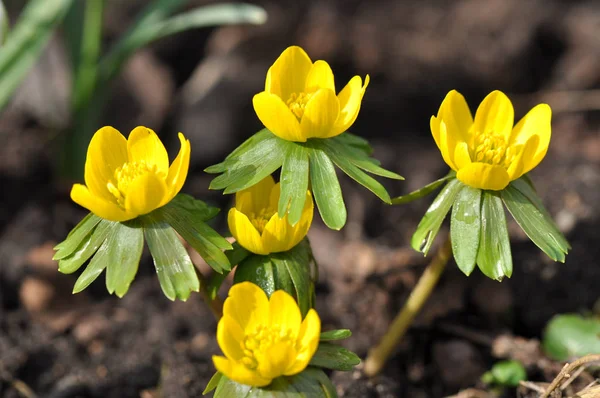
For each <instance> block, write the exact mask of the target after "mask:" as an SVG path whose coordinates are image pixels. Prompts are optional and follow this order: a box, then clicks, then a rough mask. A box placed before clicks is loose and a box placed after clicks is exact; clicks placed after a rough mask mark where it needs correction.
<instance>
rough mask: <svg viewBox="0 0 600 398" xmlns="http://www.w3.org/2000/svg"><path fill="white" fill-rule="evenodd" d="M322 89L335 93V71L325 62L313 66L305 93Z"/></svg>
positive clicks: (307, 79) (318, 62)
mask: <svg viewBox="0 0 600 398" xmlns="http://www.w3.org/2000/svg"><path fill="white" fill-rule="evenodd" d="M320 88H327V89H329V90H331V91H333V92H334V93H335V80H334V77H333V71H332V70H331V67H330V66H329V64H328V63H327V62H325V61H317V62H315V63H314V64H313V66H312V68H311V69H310V72H308V77H307V78H306V84H305V89H304V91H305V92H313V91H316V90H318V89H320Z"/></svg>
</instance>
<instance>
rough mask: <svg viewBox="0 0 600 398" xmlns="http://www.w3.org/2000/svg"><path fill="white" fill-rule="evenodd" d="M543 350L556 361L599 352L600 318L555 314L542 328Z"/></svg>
mask: <svg viewBox="0 0 600 398" xmlns="http://www.w3.org/2000/svg"><path fill="white" fill-rule="evenodd" d="M542 344H543V347H544V351H545V352H546V354H548V356H550V357H551V358H552V359H555V360H557V361H567V360H570V359H572V358H575V357H581V356H584V355H587V354H597V353H599V352H600V318H585V317H582V316H581V315H578V314H563V315H556V316H555V317H554V318H552V319H551V320H550V322H548V324H547V325H546V329H545V330H544V338H543V342H542Z"/></svg>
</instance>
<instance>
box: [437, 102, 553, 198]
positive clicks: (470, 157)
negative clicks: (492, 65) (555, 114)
mask: <svg viewBox="0 0 600 398" xmlns="http://www.w3.org/2000/svg"><path fill="white" fill-rule="evenodd" d="M551 117H552V111H551V110H550V107H549V106H548V105H547V104H540V105H537V106H536V107H534V108H533V109H531V110H530V111H529V113H527V115H525V116H524V117H523V118H522V119H521V121H519V123H517V125H516V126H514V127H513V123H514V110H513V106H512V104H511V102H510V100H509V99H508V97H507V96H506V95H504V93H502V92H500V91H493V92H492V93H490V94H489V95H488V96H487V97H485V99H484V100H483V101H482V102H481V105H479V108H478V109H477V113H476V114H475V120H473V117H472V116H471V112H470V111H469V107H468V105H467V103H466V101H465V99H464V97H463V96H462V95H461V94H459V93H458V92H457V91H455V90H452V91H450V92H449V93H448V95H446V98H445V99H444V101H443V102H442V105H441V106H440V109H439V111H438V114H437V117H435V116H432V117H431V133H432V134H433V138H434V139H435V143H436V144H437V146H438V148H439V149H440V152H441V153H442V157H443V158H444V161H445V162H446V163H447V164H448V166H450V168H452V170H454V171H456V172H457V174H456V177H457V178H458V179H459V180H460V181H461V182H463V183H464V184H466V185H469V186H471V187H473V188H479V189H489V190H494V191H498V190H502V189H504V188H506V186H507V185H508V184H509V183H510V182H511V181H514V180H516V179H518V178H519V177H521V176H522V175H523V174H525V173H527V172H529V171H530V170H531V169H533V168H534V167H536V166H537V165H538V164H539V163H540V162H541V161H542V159H543V158H544V156H546V152H547V150H548V145H549V144H550V134H551V127H550V119H551Z"/></svg>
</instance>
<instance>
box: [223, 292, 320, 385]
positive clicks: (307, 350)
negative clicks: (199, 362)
mask: <svg viewBox="0 0 600 398" xmlns="http://www.w3.org/2000/svg"><path fill="white" fill-rule="evenodd" d="M320 333H321V320H320V319H319V315H318V314H317V312H316V311H315V310H314V309H310V310H309V311H308V313H307V314H306V317H305V318H304V320H302V317H301V315H300V309H299V308H298V304H297V303H296V301H294V299H293V298H292V296H290V295H289V294H287V293H286V292H284V291H283V290H278V291H276V292H274V293H273V294H272V295H271V298H270V299H269V298H267V295H266V293H265V292H264V291H263V290H262V289H261V288H259V287H258V286H256V285H255V284H253V283H250V282H242V283H238V284H236V285H233V287H232V288H231V289H230V290H229V297H228V298H227V299H226V300H225V304H224V308H223V317H222V318H221V320H220V321H219V325H218V327H217V341H218V343H219V346H220V347H221V350H223V353H224V354H225V357H223V356H213V362H214V364H215V367H216V368H217V370H218V371H219V372H221V373H223V374H224V375H225V376H227V377H228V378H229V379H231V380H233V381H235V382H238V383H241V384H246V385H250V386H256V387H263V386H267V385H269V384H271V381H272V380H273V379H275V378H277V377H279V376H291V375H295V374H297V373H300V372H302V371H303V370H304V369H305V368H306V367H307V366H308V363H309V362H310V360H311V358H312V356H313V355H314V353H315V351H316V350H317V347H318V345H319V335H320Z"/></svg>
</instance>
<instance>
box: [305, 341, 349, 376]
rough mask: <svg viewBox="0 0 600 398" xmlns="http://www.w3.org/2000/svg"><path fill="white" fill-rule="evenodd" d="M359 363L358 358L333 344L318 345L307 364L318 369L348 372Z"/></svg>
mask: <svg viewBox="0 0 600 398" xmlns="http://www.w3.org/2000/svg"><path fill="white" fill-rule="evenodd" d="M359 363H360V358H359V357H358V356H357V355H356V354H355V353H353V352H352V351H349V350H347V349H345V348H344V347H340V346H338V345H335V344H330V343H319V348H317V352H315V355H314V356H313V357H312V359H311V360H310V363H309V364H310V365H311V366H317V367H320V368H327V369H332V370H342V371H348V370H352V369H354V367H355V366H356V365H358V364H359Z"/></svg>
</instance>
